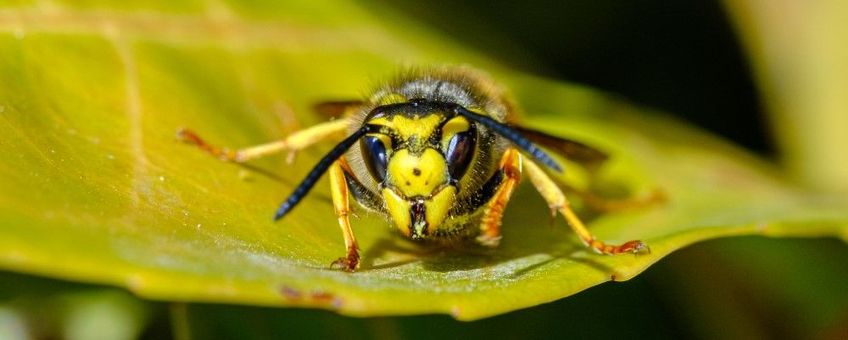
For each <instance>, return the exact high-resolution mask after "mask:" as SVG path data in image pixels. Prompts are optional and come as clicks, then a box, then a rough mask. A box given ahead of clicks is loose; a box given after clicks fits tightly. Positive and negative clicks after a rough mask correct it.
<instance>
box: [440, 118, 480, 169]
mask: <svg viewBox="0 0 848 340" xmlns="http://www.w3.org/2000/svg"><path fill="white" fill-rule="evenodd" d="M457 118H459V119H462V121H461V122H456V123H454V122H453V120H451V121H449V122H448V123H447V124H445V127H444V137H443V142H442V143H443V147H444V150H445V160H446V161H447V162H448V172H449V173H450V175H451V178H453V179H459V178H460V177H462V175H464V174H465V172H466V171H467V170H468V166H469V165H470V164H471V159H472V158H473V155H474V148H475V146H476V142H477V130H476V129H475V128H474V125H472V124H469V123H468V122H467V121H465V119H464V118H461V117H457ZM457 118H454V119H457ZM456 130H464V131H459V132H454V131H456ZM451 134H452V135H451Z"/></svg>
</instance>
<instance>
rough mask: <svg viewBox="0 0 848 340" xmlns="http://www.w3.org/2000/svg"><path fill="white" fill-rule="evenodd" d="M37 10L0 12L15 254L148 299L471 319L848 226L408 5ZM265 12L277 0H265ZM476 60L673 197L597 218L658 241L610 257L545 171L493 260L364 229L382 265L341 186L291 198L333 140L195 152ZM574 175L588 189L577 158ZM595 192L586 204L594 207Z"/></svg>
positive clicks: (625, 188)
mask: <svg viewBox="0 0 848 340" xmlns="http://www.w3.org/2000/svg"><path fill="white" fill-rule="evenodd" d="M31 6H35V5H30V4H19V5H14V4H13V5H12V7H10V8H7V9H3V10H0V50H2V51H3V53H2V54H0V152H2V154H3V155H4V158H3V160H2V162H0V193H1V194H0V267H2V268H3V269H7V270H13V271H20V272H26V273H35V274H41V275H45V276H50V277H57V278H64V279H71V280H78V281H83V282H96V283H106V284H111V285H116V286H121V287H126V288H127V289H129V290H130V291H132V292H134V293H136V294H138V295H140V296H143V297H147V298H151V299H158V300H173V301H211V302H228V303H240V304H255V305H269V306H308V307H321V308H328V309H333V310H337V311H339V312H340V313H343V314H349V315H361V316H365V315H399V314H422V313H450V314H451V315H453V316H454V317H456V318H458V319H463V320H469V319H477V318H481V317H485V316H490V315H495V314H499V313H504V312H507V311H511V310H515V309H519V308H525V307H529V306H533V305H536V304H539V303H543V302H548V301H553V300H556V299H560V298H563V297H566V296H568V295H571V294H574V293H577V292H579V291H581V290H583V289H587V288H589V287H592V286H594V285H597V284H600V283H602V282H605V281H609V280H626V279H629V278H631V277H633V276H634V275H637V274H638V273H640V272H641V271H643V270H644V269H645V268H647V267H648V266H650V265H651V264H653V263H655V262H656V261H658V260H660V259H661V258H662V257H663V256H665V255H667V254H669V253H670V252H672V251H674V250H676V249H679V248H681V247H684V246H686V245H688V244H691V243H693V242H697V241H701V240H705V239H710V238H716V237H724V236H734V235H747V234H759V235H767V236H807V237H814V236H838V237H842V238H843V239H845V238H848V209H846V207H848V204H846V202H845V201H844V200H838V199H828V198H825V197H818V196H813V195H810V194H807V193H805V192H803V191H801V190H798V189H795V188H793V187H792V186H790V185H788V184H786V183H785V182H784V181H783V180H781V179H780V178H779V175H778V174H777V173H776V172H775V171H774V169H772V168H771V166H770V165H768V164H765V163H763V162H762V161H760V160H758V159H755V158H753V157H751V156H750V155H748V154H746V153H744V152H742V151H740V150H738V149H736V148H734V147H733V146H730V145H727V144H726V143H724V142H721V141H719V140H717V139H715V138H713V137H710V136H708V135H705V134H704V133H702V132H700V131H697V130H695V129H693V128H690V127H687V126H685V125H683V124H680V123H678V122H675V121H673V120H670V119H667V118H664V117H663V116H662V114H659V113H656V112H649V111H647V110H643V109H639V108H634V107H632V106H630V105H628V104H626V103H621V102H618V101H615V100H611V99H610V98H608V97H606V96H604V95H602V94H599V93H595V92H592V91H590V90H587V89H585V88H580V87H575V86H570V85H566V84H558V83H553V82H549V81H546V80H542V79H538V78H533V77H530V76H526V75H522V74H520V73H516V72H512V71H509V70H506V69H504V68H502V67H501V66H499V65H497V64H495V63H493V62H491V61H489V60H486V59H485V57H483V56H480V55H476V54H474V53H472V52H469V51H466V50H464V49H462V48H461V47H457V46H455V45H452V44H451V43H450V42H449V41H446V40H444V38H440V37H438V36H436V35H433V34H431V33H430V32H428V31H426V30H424V29H421V28H417V27H416V26H414V25H413V24H408V25H404V26H402V27H404V30H402V31H398V24H399V23H404V20H403V19H402V18H403V17H402V16H400V14H398V15H397V16H390V18H386V16H376V15H374V14H372V13H371V12H369V11H368V10H367V9H363V8H360V7H358V6H355V5H351V4H345V3H340V4H338V5H337V6H335V7H320V6H317V5H316V6H315V7H312V6H311V5H308V4H289V5H278V4H274V3H270V2H269V3H268V4H266V5H262V6H259V7H251V8H243V7H241V6H240V5H238V4H237V3H233V4H229V3H215V4H214V5H210V4H206V3H193V2H187V3H180V4H178V5H172V4H171V2H161V3H158V2H139V3H134V2H128V3H125V4H123V5H120V6H117V5H112V4H109V3H89V4H87V5H85V6H82V5H74V6H72V5H59V4H57V5H56V6H55V7H51V8H40V7H31ZM263 6H265V7H263ZM466 62H467V63H472V64H474V65H475V66H477V67H480V68H483V69H486V70H487V71H489V72H491V73H492V74H493V75H494V76H495V78H497V79H498V80H500V81H502V82H503V83H504V84H506V86H507V87H509V88H510V89H511V90H512V91H513V93H514V95H515V97H516V99H517V101H518V102H520V103H521V104H523V105H522V106H523V108H524V111H525V112H526V113H525V114H524V121H523V122H524V123H525V124H526V125H528V126H532V127H536V128H538V129H542V130H544V131H546V132H548V133H551V134H557V135H563V136H569V137H572V138H575V139H577V140H581V141H584V142H587V143H590V144H592V145H597V146H598V147H600V148H602V149H604V150H607V151H609V152H610V153H611V155H612V158H611V160H610V162H609V163H608V164H607V165H606V166H605V167H604V168H603V169H602V170H601V173H600V174H599V181H598V183H599V184H598V190H599V191H601V192H604V193H607V194H611V195H619V196H622V195H624V196H627V195H630V196H636V197H639V196H645V195H648V194H649V193H650V192H652V191H653V190H655V189H657V188H659V189H661V190H663V191H664V192H665V193H666V195H667V196H668V201H667V202H666V203H665V204H662V205H654V206H650V207H646V208H643V209H638V210H631V211H626V212H616V213H605V214H600V215H594V216H590V214H588V213H587V212H586V211H585V209H584V210H581V211H582V212H581V214H583V215H584V216H585V217H586V218H587V220H588V221H589V222H590V223H589V225H590V227H591V229H592V230H593V232H595V233H596V234H597V236H598V237H599V238H600V239H603V240H607V241H610V242H623V241H627V240H630V239H637V238H638V239H642V240H645V241H646V242H648V244H649V245H650V247H651V253H650V254H648V255H641V256H619V257H605V256H599V255H594V254H592V253H591V252H589V251H587V249H586V248H584V247H583V246H582V245H581V244H580V242H579V241H578V239H577V238H576V237H575V235H573V233H571V232H570V231H569V230H568V228H567V227H566V226H565V224H564V223H563V222H562V221H557V222H556V223H555V224H553V225H551V223H550V221H549V218H548V210H547V207H546V205H545V203H544V202H543V201H542V200H541V199H540V198H538V196H537V195H536V194H535V193H534V192H533V190H532V188H530V187H529V185H528V184H525V185H523V186H522V189H521V190H519V192H518V194H517V195H518V196H517V197H516V198H514V199H513V201H512V204H511V205H510V206H509V208H508V210H507V211H508V213H507V216H506V218H505V220H504V238H503V241H502V244H501V246H500V247H499V248H498V249H496V250H494V251H483V250H480V249H477V248H476V247H465V248H464V249H463V248H462V247H460V249H441V248H433V247H420V246H417V245H414V244H411V243H409V242H406V241H404V240H401V239H400V238H399V237H398V236H397V235H395V234H394V232H393V231H392V230H391V229H390V228H389V227H388V224H387V223H386V222H385V221H384V220H382V219H381V218H378V217H375V216H370V215H367V214H364V213H362V214H360V215H361V216H360V217H359V218H356V219H354V220H353V224H354V229H355V232H356V235H357V238H358V240H359V242H360V248H361V250H362V253H363V256H364V258H363V260H364V263H363V265H362V269H361V270H360V271H358V272H356V273H353V274H349V273H344V272H338V271H335V270H331V269H329V263H330V262H331V261H332V260H334V259H336V258H337V257H339V256H341V255H342V254H343V252H344V246H343V241H342V238H341V235H340V232H339V230H338V226H337V225H336V221H335V216H334V215H333V213H332V207H331V203H330V197H329V190H328V187H329V185H328V184H327V182H326V179H324V180H322V181H321V182H320V183H319V184H318V185H317V186H316V188H315V189H314V190H313V192H312V193H311V194H310V195H309V196H308V198H307V199H306V200H305V201H304V202H303V203H301V204H300V205H299V206H298V208H297V209H296V210H295V211H293V212H292V213H291V214H290V215H288V216H287V217H286V218H285V219H284V220H283V221H281V222H279V223H273V222H272V220H271V217H272V215H273V211H274V209H275V208H276V206H277V204H279V203H280V202H281V200H282V199H283V198H284V197H285V195H287V194H288V193H289V192H290V190H291V189H292V188H293V186H294V185H296V184H297V183H298V181H299V180H300V179H301V178H302V177H303V176H304V175H305V174H306V172H308V171H309V169H310V168H311V166H312V165H313V164H314V163H315V162H316V161H317V159H319V158H320V157H321V156H322V155H323V154H324V153H325V152H326V151H327V150H329V148H330V147H331V145H326V144H322V145H320V146H317V147H315V148H312V149H309V150H306V151H304V152H301V153H299V154H298V155H297V159H296V161H295V162H294V163H293V164H291V165H290V164H287V163H286V160H285V158H286V157H285V156H284V155H280V156H275V157H270V158H268V159H263V160H259V161H256V162H252V163H251V164H250V165H249V166H238V165H234V164H225V163H222V162H219V161H217V160H215V159H213V158H211V157H209V156H208V155H206V154H203V153H201V152H200V151H198V150H196V149H194V148H192V147H190V146H187V145H184V144H180V143H178V142H177V141H176V140H175V138H174V132H175V131H176V129H177V128H178V127H191V128H192V129H194V130H196V131H199V132H200V133H201V134H202V135H203V136H204V137H206V138H207V139H208V140H209V141H210V142H213V143H215V144H219V145H228V146H246V145H252V144H257V143H262V142H267V141H270V140H274V139H275V138H280V137H282V136H285V135H286V134H288V133H291V132H292V131H295V130H297V129H298V128H302V127H305V126H309V125H313V124H316V123H319V122H320V121H321V118H320V117H319V116H317V115H314V114H312V113H310V107H311V106H312V104H314V103H315V102H316V101H320V100H325V99H350V98H358V97H359V96H360V95H361V94H362V92H363V91H364V90H367V89H368V86H369V84H371V83H373V81H374V80H378V79H381V78H382V77H385V76H388V75H391V74H392V73H393V72H394V71H395V70H397V68H398V65H399V64H402V63H414V64H433V63H466ZM568 169H569V170H568V175H567V177H568V180H570V181H572V182H574V183H576V185H585V184H586V182H585V176H582V174H581V171H580V170H579V168H577V167H574V166H571V167H569V168H568ZM576 203H579V202H576Z"/></svg>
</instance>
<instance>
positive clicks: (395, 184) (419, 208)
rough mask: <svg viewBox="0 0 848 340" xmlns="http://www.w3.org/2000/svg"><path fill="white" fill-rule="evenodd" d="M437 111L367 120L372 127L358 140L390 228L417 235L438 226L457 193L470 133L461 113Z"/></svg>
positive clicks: (472, 137) (473, 136)
mask: <svg viewBox="0 0 848 340" xmlns="http://www.w3.org/2000/svg"><path fill="white" fill-rule="evenodd" d="M447 117H449V116H447V115H445V114H443V113H441V112H425V113H417V114H411V115H405V114H394V115H384V116H379V117H376V118H372V119H370V120H369V121H368V122H367V124H370V125H373V126H379V129H378V131H379V132H374V133H369V134H367V135H365V136H364V137H363V138H362V139H361V142H360V143H361V145H360V149H361V150H362V153H363V155H362V156H363V158H364V160H365V164H366V167H367V168H368V171H369V173H370V174H371V175H372V176H373V177H374V179H375V180H376V182H377V183H379V190H380V195H382V198H383V202H385V208H386V211H387V212H388V213H389V215H390V216H391V218H392V220H393V221H394V224H395V226H396V227H397V228H398V229H399V230H400V231H401V232H402V233H404V234H405V235H406V236H408V237H410V238H412V239H423V238H426V237H427V236H428V235H431V234H433V233H436V232H437V231H438V229H439V228H440V226H442V225H443V222H444V220H445V218H446V217H447V215H448V211H449V210H450V208H451V207H452V206H453V205H454V203H455V201H456V197H457V191H458V186H457V183H458V181H459V179H460V178H461V177H462V176H463V175H464V174H465V172H466V170H467V169H468V166H469V164H470V163H471V160H472V158H473V154H474V149H475V141H476V131H475V130H474V126H473V125H472V124H471V123H469V122H468V121H467V120H466V119H465V118H464V117H459V116H456V117H452V118H450V119H448V118H447Z"/></svg>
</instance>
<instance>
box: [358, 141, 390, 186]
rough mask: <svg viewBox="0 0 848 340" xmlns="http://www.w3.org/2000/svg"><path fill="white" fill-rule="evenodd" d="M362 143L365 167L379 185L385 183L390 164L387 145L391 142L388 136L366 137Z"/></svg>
mask: <svg viewBox="0 0 848 340" xmlns="http://www.w3.org/2000/svg"><path fill="white" fill-rule="evenodd" d="M360 143H361V145H360V149H362V158H364V159H365V167H366V168H368V172H370V173H371V176H374V179H375V180H376V181H377V182H378V183H383V181H385V180H386V167H387V165H388V163H389V158H388V155H387V154H386V144H387V143H388V144H390V143H391V141H390V140H389V138H388V137H386V136H375V135H366V136H365V137H362V140H361V142H360Z"/></svg>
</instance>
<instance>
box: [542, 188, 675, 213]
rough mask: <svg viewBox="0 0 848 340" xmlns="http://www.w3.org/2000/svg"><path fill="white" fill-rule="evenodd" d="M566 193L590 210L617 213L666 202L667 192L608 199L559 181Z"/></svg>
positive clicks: (657, 190) (658, 190)
mask: <svg viewBox="0 0 848 340" xmlns="http://www.w3.org/2000/svg"><path fill="white" fill-rule="evenodd" d="M557 184H559V185H560V186H561V187H562V188H563V189H564V190H565V192H568V193H573V194H575V195H577V197H579V198H580V200H582V201H583V203H585V204H586V205H587V206H588V207H589V208H591V209H593V210H595V211H599V212H616V211H626V210H634V209H641V208H645V207H649V206H651V205H654V204H660V203H663V202H665V201H666V199H667V197H666V195H665V192H664V191H663V190H661V189H654V191H652V192H651V193H650V194H648V195H647V196H643V197H627V198H608V197H603V196H600V195H598V194H596V193H593V192H591V191H588V190H583V189H578V188H575V187H574V186H571V185H568V184H567V183H563V182H561V181H557Z"/></svg>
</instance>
